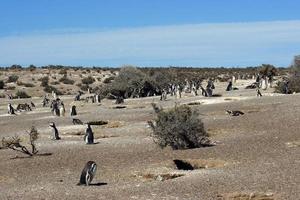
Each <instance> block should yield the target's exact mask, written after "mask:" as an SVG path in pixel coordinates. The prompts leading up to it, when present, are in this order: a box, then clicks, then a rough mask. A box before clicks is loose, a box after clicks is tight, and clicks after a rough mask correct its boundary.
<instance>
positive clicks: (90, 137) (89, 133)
mask: <svg viewBox="0 0 300 200" xmlns="http://www.w3.org/2000/svg"><path fill="white" fill-rule="evenodd" d="M84 141H85V143H86V144H94V133H93V130H92V128H91V125H90V124H87V128H86V130H85V135H84Z"/></svg>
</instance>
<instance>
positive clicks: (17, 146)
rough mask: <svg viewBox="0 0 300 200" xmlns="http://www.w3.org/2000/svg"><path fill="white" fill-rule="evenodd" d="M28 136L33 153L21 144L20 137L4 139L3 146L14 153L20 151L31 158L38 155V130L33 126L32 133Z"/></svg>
mask: <svg viewBox="0 0 300 200" xmlns="http://www.w3.org/2000/svg"><path fill="white" fill-rule="evenodd" d="M28 135H29V144H30V146H31V151H30V150H29V148H28V147H26V146H25V145H23V144H21V143H22V140H21V138H20V137H19V136H13V137H3V138H2V146H3V147H4V148H8V149H12V150H14V151H18V152H21V153H24V154H26V155H29V156H33V155H35V154H37V153H38V151H37V149H36V145H35V142H36V140H37V139H38V137H39V133H38V131H37V129H36V128H35V127H34V126H32V127H31V130H30V132H28Z"/></svg>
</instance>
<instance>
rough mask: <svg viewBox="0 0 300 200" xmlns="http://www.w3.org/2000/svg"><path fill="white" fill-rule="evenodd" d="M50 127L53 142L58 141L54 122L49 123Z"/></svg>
mask: <svg viewBox="0 0 300 200" xmlns="http://www.w3.org/2000/svg"><path fill="white" fill-rule="evenodd" d="M50 127H51V128H53V140H60V137H59V134H58V130H57V128H56V125H55V123H54V122H52V123H50Z"/></svg>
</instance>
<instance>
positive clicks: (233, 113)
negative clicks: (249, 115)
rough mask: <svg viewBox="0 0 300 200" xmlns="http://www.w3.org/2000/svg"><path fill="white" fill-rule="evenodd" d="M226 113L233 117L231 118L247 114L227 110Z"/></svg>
mask: <svg viewBox="0 0 300 200" xmlns="http://www.w3.org/2000/svg"><path fill="white" fill-rule="evenodd" d="M226 113H227V114H229V115H231V116H240V115H244V114H245V113H243V112H242V111H239V110H226Z"/></svg>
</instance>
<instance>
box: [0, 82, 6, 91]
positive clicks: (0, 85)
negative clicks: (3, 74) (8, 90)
mask: <svg viewBox="0 0 300 200" xmlns="http://www.w3.org/2000/svg"><path fill="white" fill-rule="evenodd" d="M4 86H5V83H4V81H2V80H1V81H0V89H3V88H4Z"/></svg>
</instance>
